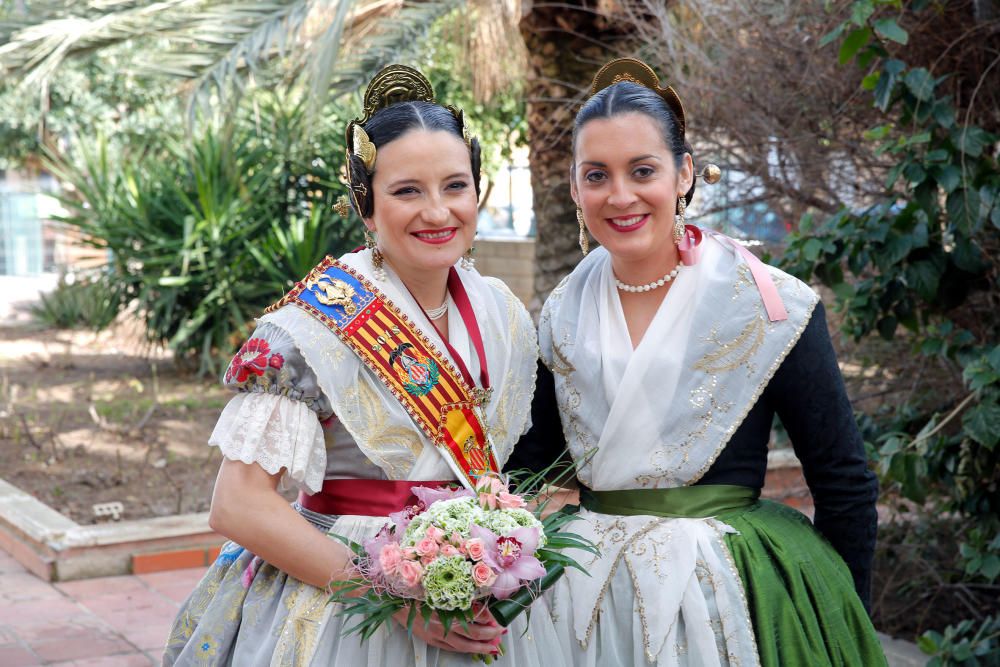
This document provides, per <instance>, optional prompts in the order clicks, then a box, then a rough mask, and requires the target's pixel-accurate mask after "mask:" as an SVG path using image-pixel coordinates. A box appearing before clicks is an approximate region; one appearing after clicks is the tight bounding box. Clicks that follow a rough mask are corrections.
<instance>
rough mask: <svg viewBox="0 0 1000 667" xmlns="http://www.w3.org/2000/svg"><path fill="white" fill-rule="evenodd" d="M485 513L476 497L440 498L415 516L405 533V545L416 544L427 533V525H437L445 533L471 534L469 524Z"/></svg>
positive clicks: (464, 536) (463, 535)
mask: <svg viewBox="0 0 1000 667" xmlns="http://www.w3.org/2000/svg"><path fill="white" fill-rule="evenodd" d="M482 515H483V510H482V508H480V507H479V505H478V504H477V503H476V501H475V499H474V498H469V497H463V498H451V499H449V500H439V501H437V502H436V503H434V504H433V505H431V506H430V507H429V508H428V509H427V511H426V512H424V513H423V514H421V515H419V516H417V517H415V518H414V519H413V521H411V522H410V525H409V526H407V527H406V532H405V533H404V534H403V546H405V547H409V546H413V545H414V544H416V543H417V542H418V541H419V540H420V539H421V538H422V537H424V535H426V533H427V526H435V527H437V528H440V529H441V530H443V531H444V534H445V535H451V534H452V533H458V534H459V535H461V536H462V537H463V538H466V537H468V536H469V526H471V525H472V523H473V522H474V521H475V520H476V519H478V518H479V517H481V516H482Z"/></svg>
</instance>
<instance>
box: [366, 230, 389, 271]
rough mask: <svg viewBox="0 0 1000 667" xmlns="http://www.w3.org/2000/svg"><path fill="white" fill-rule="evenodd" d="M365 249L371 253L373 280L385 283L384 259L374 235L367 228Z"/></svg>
mask: <svg viewBox="0 0 1000 667" xmlns="http://www.w3.org/2000/svg"><path fill="white" fill-rule="evenodd" d="M365 247H366V248H368V249H369V250H371V251H372V266H373V267H374V268H375V270H374V271H373V273H374V274H375V279H376V280H379V281H381V282H385V281H386V278H387V276H386V275H385V257H383V256H382V251H381V250H379V249H378V242H377V240H376V239H375V235H374V234H372V232H371V230H369V229H368V228H367V227H365Z"/></svg>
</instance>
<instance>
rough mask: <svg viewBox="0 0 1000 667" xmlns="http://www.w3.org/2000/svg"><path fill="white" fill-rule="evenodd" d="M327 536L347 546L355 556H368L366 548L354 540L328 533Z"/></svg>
mask: <svg viewBox="0 0 1000 667" xmlns="http://www.w3.org/2000/svg"><path fill="white" fill-rule="evenodd" d="M327 536H329V537H332V538H333V539H335V540H337V541H339V542H343V543H344V544H345V545H347V548H348V549H350V550H351V551H352V552H354V555H355V556H359V557H362V556H366V555H367V553H365V548H364V546H363V545H361V544H358V543H357V542H355V541H354V540H351V539H348V538H346V537H344V536H343V535H337V534H336V533H327Z"/></svg>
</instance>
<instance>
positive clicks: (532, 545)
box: [470, 525, 545, 600]
mask: <svg viewBox="0 0 1000 667" xmlns="http://www.w3.org/2000/svg"><path fill="white" fill-rule="evenodd" d="M470 532H471V534H472V536H473V537H478V538H479V539H481V540H482V541H483V544H484V546H485V547H486V549H485V551H484V553H483V562H484V563H486V564H487V565H489V566H490V567H491V568H493V571H494V572H496V573H497V579H496V581H494V582H493V585H492V586H491V587H490V593H492V594H493V595H494V596H495V597H497V598H499V599H501V600H503V599H505V598H509V597H510V596H511V595H512V594H513V593H514V591H516V590H517V589H518V588H520V587H521V584H522V582H525V581H533V580H535V579H538V578H539V577H541V576H542V575H543V574H545V568H544V567H542V564H541V562H540V561H539V560H538V559H537V558H535V556H534V555H533V554H534V553H535V549H536V548H538V537H539V534H538V528H518V529H516V530H512V531H511V532H510V534H509V535H503V536H501V537H497V535H496V533H494V532H493V531H492V530H489V529H487V528H483V527H482V526H475V525H474V526H472V529H471V531H470Z"/></svg>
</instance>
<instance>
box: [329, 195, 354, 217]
mask: <svg viewBox="0 0 1000 667" xmlns="http://www.w3.org/2000/svg"><path fill="white" fill-rule="evenodd" d="M333 210H334V211H336V212H337V215H339V216H340V217H342V218H346V217H347V216H348V214H349V213H350V212H351V209H350V204H348V203H347V195H340V196H339V197H337V203H336V204H334V205H333Z"/></svg>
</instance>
